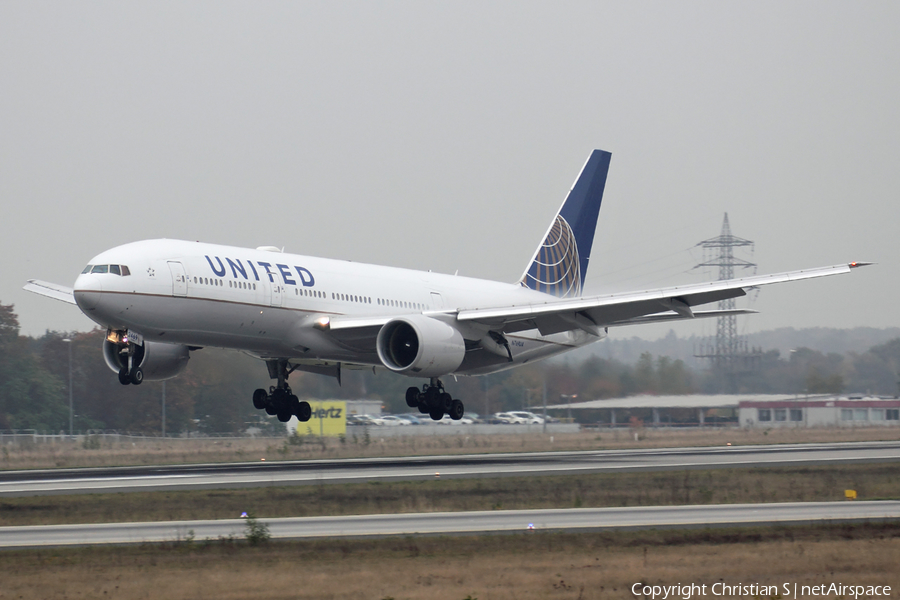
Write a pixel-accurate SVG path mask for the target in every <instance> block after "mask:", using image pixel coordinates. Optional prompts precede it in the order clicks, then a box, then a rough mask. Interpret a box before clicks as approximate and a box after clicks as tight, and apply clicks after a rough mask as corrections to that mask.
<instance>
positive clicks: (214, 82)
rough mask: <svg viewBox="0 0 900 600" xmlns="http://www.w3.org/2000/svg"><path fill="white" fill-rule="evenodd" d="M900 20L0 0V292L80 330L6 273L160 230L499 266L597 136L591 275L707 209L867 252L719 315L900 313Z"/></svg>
mask: <svg viewBox="0 0 900 600" xmlns="http://www.w3.org/2000/svg"><path fill="white" fill-rule="evenodd" d="M898 30H900V3H897V2H865V3H857V2H821V1H815V2H781V1H778V2H765V1H758V0H754V1H753V2H677V3H676V2H658V3H648V2H628V3H624V2H622V3H600V2H552V3H551V2H522V1H518V0H517V1H515V2H481V1H479V2H470V3H466V2H446V3H437V2H335V1H330V0H329V1H327V2H264V3H263V2H221V1H216V2H206V3H204V2H190V3H185V2H173V3H166V2H144V3H134V2H118V1H117V2H65V3H64V2H34V1H28V2H18V1H5V2H2V3H0V202H2V218H0V251H2V253H3V256H4V261H3V264H4V267H3V270H2V273H3V277H2V278H0V302H2V303H4V304H8V303H14V304H15V306H16V311H17V312H18V314H19V317H20V320H21V323H22V329H23V332H24V333H26V334H31V335H40V334H41V333H43V332H44V331H45V330H47V329H50V330H73V329H79V330H82V329H90V328H91V326H92V323H91V322H90V321H89V320H88V319H87V318H85V317H83V316H80V313H79V312H78V310H77V309H76V308H75V307H71V306H67V305H65V304H62V303H59V302H55V301H52V300H50V299H46V298H42V297H39V296H35V295H32V294H29V293H27V292H25V291H23V290H22V289H21V287H22V285H23V284H24V283H25V281H26V280H27V279H29V278H37V279H44V280H48V281H53V282H57V283H61V284H66V285H71V284H72V282H73V281H74V279H75V277H76V276H77V274H78V273H79V272H80V270H81V269H82V267H83V266H84V265H85V264H86V263H87V262H88V260H89V259H90V258H91V257H92V256H94V255H95V254H97V253H99V252H101V251H102V250H104V249H107V248H110V247H113V246H116V245H119V244H122V243H126V242H129V241H134V240H139V239H146V238H155V237H168V238H183V239H192V240H202V241H209V242H217V243H225V244H234V245H241V246H252V247H255V246H259V245H275V246H279V247H281V246H284V247H285V248H286V250H287V251H289V252H295V253H299V254H312V255H318V256H326V257H332V258H342V259H350V260H355V261H366V262H374V263H379V264H389V265H395V266H402V267H409V268H415V269H433V270H435V271H440V272H450V273H452V272H454V271H456V270H457V269H459V272H460V274H463V275H468V276H474V277H483V278H489V279H498V280H503V281H514V280H516V279H517V278H518V277H519V276H520V275H521V273H522V271H523V269H524V268H525V263H526V262H527V261H528V259H530V258H531V255H532V253H533V251H534V248H535V247H536V245H537V244H538V242H539V241H540V238H541V236H542V235H543V233H544V231H545V230H546V228H547V226H548V224H549V222H550V219H551V218H552V217H553V215H554V214H555V211H556V210H557V208H558V207H559V204H560V203H561V202H562V200H563V198H564V196H565V194H566V192H567V191H568V188H569V186H570V185H571V183H572V181H573V180H574V178H575V176H576V174H577V172H578V170H579V169H580V167H581V165H582V163H583V162H584V160H585V159H586V157H587V156H588V153H589V152H590V150H591V149H593V148H602V149H604V150H609V151H610V152H612V154H613V158H612V165H611V169H610V174H609V179H608V185H607V191H606V195H605V197H604V204H603V208H602V210H601V213H600V224H599V226H598V229H597V237H596V239H595V242H594V250H593V254H592V259H591V270H590V272H589V273H588V289H587V292H588V293H593V292H597V293H600V292H603V291H613V290H615V291H618V290H624V289H644V288H648V287H659V286H665V285H672V284H675V283H678V282H683V281H697V280H699V279H700V278H701V276H702V274H698V273H695V272H694V273H692V272H690V267H691V266H693V265H694V264H695V263H696V262H699V260H700V259H701V258H702V255H701V253H699V252H698V251H697V250H696V249H692V247H693V246H694V245H695V244H696V243H697V242H699V241H700V240H703V239H705V238H709V237H713V236H715V235H717V234H718V233H719V229H720V226H721V221H722V216H723V213H725V212H726V211H727V212H728V214H729V217H730V220H731V225H732V229H733V231H734V233H735V234H736V235H739V236H741V237H744V238H747V239H750V240H754V241H755V242H756V247H755V253H754V254H753V255H749V254H746V255H742V257H743V258H747V259H749V260H753V261H754V262H757V263H758V264H759V273H769V272H777V271H783V270H792V269H797V268H804V267H812V266H820V265H829V264H836V263H841V262H848V261H851V260H873V261H877V262H878V263H879V265H878V266H875V267H869V268H867V269H862V270H859V271H856V272H854V273H853V274H851V275H844V276H841V277H837V278H826V279H823V280H818V281H811V282H801V283H795V284H786V285H780V286H774V287H770V288H766V289H765V290H764V291H762V293H761V294H760V295H759V298H758V299H757V300H756V301H755V303H754V304H753V305H752V307H753V308H756V309H757V310H761V311H763V313H762V314H761V315H758V316H755V317H752V318H750V319H748V320H746V323H745V324H744V325H742V329H743V330H745V331H758V330H763V329H769V328H773V327H780V326H794V327H815V326H834V327H853V326H858V325H868V326H874V327H883V326H900V310H898V309H897V303H898V297H900V294H898V292H900V266H898V257H900V242H898V237H897V235H898V234H897V229H898V222H900V218H898V217H900V202H898V198H900V194H898V192H900V167H898V165H900V142H898V140H900V69H898V64H900V62H898V58H900V56H898V50H900V36H898V35H897V32H898ZM706 276H707V277H709V274H708V273H707V274H706ZM668 328H669V327H668V326H667V327H666V330H667V329H668ZM675 328H676V331H677V332H678V333H679V335H690V334H691V333H697V334H702V333H704V332H708V331H709V328H710V325H709V324H706V325H703V324H700V323H686V324H680V325H676V326H675ZM654 331H655V330H653V329H647V330H645V332H646V334H647V335H650V336H653V335H654ZM713 331H714V327H713ZM621 332H622V333H620V334H619V335H625V334H627V335H634V334H640V333H641V329H639V328H629V329H627V330H621Z"/></svg>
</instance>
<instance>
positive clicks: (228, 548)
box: [0, 525, 900, 600]
mask: <svg viewBox="0 0 900 600" xmlns="http://www.w3.org/2000/svg"><path fill="white" fill-rule="evenodd" d="M898 562H900V526H897V525H878V526H876V525H871V526H830V527H829V526H823V527H806V528H803V527H794V528H755V529H729V530H709V531H693V532H688V531H671V532H664V531H660V532H654V531H650V532H632V533H627V532H624V533H598V534H552V533H536V534H532V535H524V534H522V535H511V536H484V537H456V538H447V537H430V538H415V539H413V538H403V539H385V540H349V541H347V540H341V541H333V542H332V541H326V540H322V541H315V542H303V543H300V542H291V543H271V544H268V545H266V546H262V547H249V546H247V545H245V544H241V543H234V542H230V543H221V542H214V543H210V544H200V543H196V542H195V543H192V544H188V543H181V544H168V545H158V546H144V547H136V548H130V547H126V548H84V549H71V548H70V549H58V550H29V551H16V552H3V553H0V570H2V572H3V577H2V579H0V597H2V598H20V597H21V598H23V599H29V598H51V597H52V598H115V599H122V600H130V599H133V598H170V599H180V598H216V599H222V600H228V599H238V598H261V599H270V598H271V599H280V598H296V599H306V598H317V599H323V598H325V599H383V598H394V599H396V600H401V599H410V600H419V599H423V600H424V599H433V598H447V599H457V600H464V599H465V598H473V599H474V598H478V599H479V600H507V599H509V600H513V599H515V600H531V599H538V598H559V599H561V600H569V599H571V600H575V599H577V598H581V599H586V598H634V596H632V594H631V592H630V588H631V586H632V585H633V584H634V583H636V582H644V583H649V584H666V585H672V584H677V583H682V584H686V583H697V584H701V585H702V584H707V585H712V584H713V583H716V582H719V581H724V582H726V583H729V584H737V583H744V584H750V583H756V584H762V585H781V584H782V583H785V582H788V583H793V582H798V583H799V584H801V585H818V584H822V583H832V582H840V583H844V584H851V583H852V584H871V585H890V586H892V588H893V590H894V591H896V590H897V589H900V573H898V571H897V569H896V565H897V564H898Z"/></svg>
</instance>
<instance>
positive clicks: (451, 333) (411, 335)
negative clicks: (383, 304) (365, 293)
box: [376, 315, 466, 377]
mask: <svg viewBox="0 0 900 600" xmlns="http://www.w3.org/2000/svg"><path fill="white" fill-rule="evenodd" d="M376 347H377V349H378V358H379V359H381V362H382V363H383V364H384V366H386V367H387V368H388V369H390V370H391V371H395V372H397V373H402V374H403V375H409V376H410V377H440V376H442V375H446V374H448V373H452V372H453V371H455V370H456V369H457V368H459V365H461V364H462V361H463V358H465V355H466V343H465V340H463V337H462V334H460V332H459V331H458V330H457V329H456V328H455V327H453V326H452V325H449V324H447V323H445V322H444V321H440V320H438V319H433V318H431V317H426V316H424V315H411V316H408V317H398V318H396V319H393V320H391V321H388V322H387V323H385V324H384V325H383V326H382V328H381V331H379V332H378V341H377V342H376Z"/></svg>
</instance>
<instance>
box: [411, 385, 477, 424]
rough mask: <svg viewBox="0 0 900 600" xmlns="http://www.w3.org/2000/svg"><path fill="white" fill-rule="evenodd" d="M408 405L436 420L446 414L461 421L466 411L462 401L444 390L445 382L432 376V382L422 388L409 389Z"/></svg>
mask: <svg viewBox="0 0 900 600" xmlns="http://www.w3.org/2000/svg"><path fill="white" fill-rule="evenodd" d="M406 405H407V406H409V407H410V408H418V409H419V412H421V413H424V414H427V415H429V416H430V417H431V418H432V419H433V420H435V421H440V420H441V419H443V418H444V415H445V414H446V415H450V418H451V419H453V420H454V421H459V420H460V419H462V416H463V414H464V413H465V411H466V409H465V407H464V406H463V403H462V402H461V401H459V400H454V399H453V398H452V397H451V396H450V394H448V393H447V392H445V391H444V384H443V383H441V381H440V380H439V379H438V378H437V377H432V378H431V382H430V383H428V384H427V385H423V386H422V389H421V390H419V388H417V387H411V388H409V389H407V390H406Z"/></svg>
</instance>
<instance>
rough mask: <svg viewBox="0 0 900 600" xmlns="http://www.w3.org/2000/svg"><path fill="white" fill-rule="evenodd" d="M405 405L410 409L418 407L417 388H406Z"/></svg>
mask: <svg viewBox="0 0 900 600" xmlns="http://www.w3.org/2000/svg"><path fill="white" fill-rule="evenodd" d="M406 405H407V406H408V407H410V408H415V407H417V406H419V388H417V387H410V388H406Z"/></svg>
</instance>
